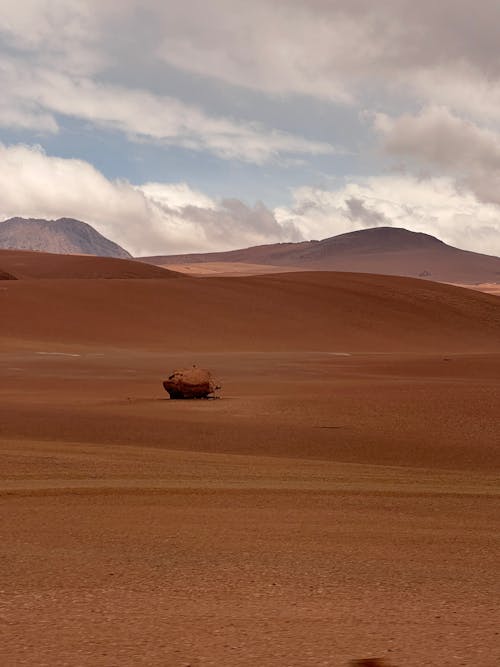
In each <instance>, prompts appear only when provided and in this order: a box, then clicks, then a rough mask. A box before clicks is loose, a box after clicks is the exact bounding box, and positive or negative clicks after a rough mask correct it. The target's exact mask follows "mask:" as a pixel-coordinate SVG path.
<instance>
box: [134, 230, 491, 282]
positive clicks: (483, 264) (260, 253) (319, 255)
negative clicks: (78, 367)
mask: <svg viewBox="0 0 500 667" xmlns="http://www.w3.org/2000/svg"><path fill="white" fill-rule="evenodd" d="M139 259H141V261H144V262H148V263H152V264H156V265H160V266H167V267H170V268H173V269H176V270H183V271H186V272H189V273H192V274H196V275H214V274H219V275H220V274H224V273H230V274H235V273H237V272H238V270H239V272H240V273H241V274H247V275H252V274H256V273H263V272H265V271H266V269H265V267H269V269H268V272H269V273H273V272H276V271H277V270H279V269H282V270H283V271H297V270H307V271H317V270H321V271H348V272H359V273H376V274H385V275H397V276H408V277H414V278H426V279H429V280H434V281H437V282H447V283H464V284H479V283H497V282H500V258H499V257H493V256H489V255H483V254H480V253H474V252H470V251H467V250H460V249H459V248H454V247H453V246H449V245H447V244H446V243H443V242H442V241H440V240H439V239H437V238H435V237H433V236H429V235H428V234H422V233H416V232H410V231H408V230H406V229H400V228H395V227H375V228H372V229H364V230H361V231H356V232H349V233H347V234H340V235H339V236H333V237H331V238H327V239H324V240H322V241H306V242H302V243H279V244H272V245H264V246H255V247H252V248H245V249H242V250H232V251H228V252H216V253H204V254H191V255H162V256H155V257H143V258H139Z"/></svg>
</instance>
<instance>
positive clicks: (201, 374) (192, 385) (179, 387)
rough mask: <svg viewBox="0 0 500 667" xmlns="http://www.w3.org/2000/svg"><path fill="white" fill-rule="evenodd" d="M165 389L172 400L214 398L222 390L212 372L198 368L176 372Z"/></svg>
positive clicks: (165, 382) (164, 383) (167, 382)
mask: <svg viewBox="0 0 500 667" xmlns="http://www.w3.org/2000/svg"><path fill="white" fill-rule="evenodd" d="M163 387H164V388H165V391H167V392H168V394H169V396H170V398H212V396H213V394H214V392H215V391H217V390H218V389H219V388H220V387H218V386H217V383H216V382H215V380H214V378H213V376H212V374H211V373H210V371H207V370H206V369H204V368H198V367H197V366H193V367H192V368H182V369H179V370H176V371H174V372H173V373H172V374H171V375H169V377H168V379H167V380H165V381H164V382H163Z"/></svg>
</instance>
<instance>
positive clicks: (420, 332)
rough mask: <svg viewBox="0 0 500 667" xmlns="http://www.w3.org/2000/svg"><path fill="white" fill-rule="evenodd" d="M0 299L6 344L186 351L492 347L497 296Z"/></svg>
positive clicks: (94, 286) (94, 290)
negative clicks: (34, 342)
mask: <svg viewBox="0 0 500 667" xmlns="http://www.w3.org/2000/svg"><path fill="white" fill-rule="evenodd" d="M72 260H73V261H78V260H75V258H72ZM93 261H94V260H92V262H93ZM106 261H109V260H106ZM117 261H118V260H117ZM166 275H167V276H169V275H170V274H166ZM172 275H178V274H172ZM6 284H7V283H6ZM0 298H1V300H2V306H1V307H2V316H3V323H2V330H1V333H0V337H1V338H3V339H9V338H16V339H18V340H40V341H42V340H43V341H52V342H57V343H74V342H80V343H103V344H116V345H131V346H133V347H138V346H145V347H146V348H148V347H150V346H154V347H156V348H157V347H162V348H164V349H174V350H186V349H187V350H193V351H194V350H200V351H209V350H211V351H221V350H225V351H229V350H242V351H250V350H273V351H274V350H291V349H295V350H322V351H331V352H336V351H340V352H342V351H346V352H352V351H362V352H373V351H377V352H396V351H399V352H404V351H407V352H408V351H410V352H414V351H425V350H427V351H433V352H435V351H438V350H443V351H486V350H490V351H498V349H499V331H500V302H499V301H498V299H497V297H494V296H490V295H485V294H481V293H479V292H474V291H472V290H464V289H460V288H458V287H453V286H448V285H441V284H437V283H430V282H422V281H418V280H412V279H409V278H396V277H385V276H370V275H366V274H365V275H356V274H347V273H337V274H336V273H322V272H312V273H292V274H280V275H275V276H254V277H249V278H213V279H211V280H203V281H200V280H196V279H189V278H186V277H183V276H181V277H178V278H173V279H171V280H168V281H164V280H160V281H158V280H148V281H142V280H121V281H103V280H101V281H97V280H84V279H81V280H78V281H76V280H61V279H60V280H37V281H22V280H19V281H12V282H9V283H8V287H6V288H5V289H4V290H3V291H2V292H1V296H0Z"/></svg>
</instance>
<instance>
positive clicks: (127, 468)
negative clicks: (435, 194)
mask: <svg viewBox="0 0 500 667" xmlns="http://www.w3.org/2000/svg"><path fill="white" fill-rule="evenodd" d="M192 362H197V363H198V364H199V365H205V366H208V367H209V368H211V369H213V370H214V371H215V372H216V373H217V375H218V377H219V379H220V381H221V383H222V384H223V393H222V399H221V400H213V401H194V402H193V401H190V402H182V401H181V402H179V401H168V400H165V396H166V395H164V393H163V390H162V387H161V380H162V378H164V377H165V376H166V375H167V374H168V372H169V371H170V370H172V369H173V368H175V367H178V366H182V365H184V364H186V363H192ZM0 380H1V381H0V419H1V421H0V429H1V431H0V451H1V460H2V466H1V481H0V507H1V531H2V535H1V540H0V559H1V568H0V591H1V598H0V600H1V608H0V614H1V615H0V621H1V623H0V632H1V640H0V663H1V664H2V665H5V666H7V667H10V666H14V665H16V666H17V665H37V666H38V665H39V666H42V665H43V666H51V667H53V666H59V665H72V666H73V665H85V666H87V665H88V666H90V665H92V666H101V665H102V666H112V665H113V666H114V665H120V666H122V665H155V666H156V665H158V666H159V665H162V666H170V665H172V666H177V665H178V666H184V667H187V666H188V665H191V666H193V667H194V666H195V665H196V666H200V667H201V666H208V665H217V666H222V665H227V666H233V665H234V666H236V665H242V666H243V665H244V666H248V667H250V666H252V667H254V666H255V665H263V666H268V665H269V666H270V667H274V666H276V667H278V666H279V667H284V666H288V665H289V666H299V665H311V666H312V665H315V666H316V665H329V666H333V667H336V666H337V665H338V666H339V667H340V666H344V665H347V664H348V662H349V661H350V660H352V659H356V658H363V657H370V656H378V657H380V658H384V659H385V660H387V662H388V663H389V664H391V665H399V666H400V667H417V666H418V667H421V666H422V665H439V666H440V667H443V666H445V665H450V666H451V665H467V666H469V665H471V666H472V665H481V667H494V666H495V665H498V664H499V661H500V634H499V633H500V623H499V617H498V599H499V597H500V587H499V582H500V558H499V547H500V525H499V523H500V521H499V518H500V512H499V510H500V503H499V494H500V491H499V489H500V485H499V481H500V465H499V464H500V452H499V442H498V419H499V410H498V408H499V396H500V354H499V355H495V354H494V353H487V354H480V353H476V354H472V353H471V354H456V353H453V354H443V353H442V352H440V353H435V354H431V353H427V354H423V353H422V354H391V353H385V354H361V353H353V354H351V355H347V354H346V353H345V351H344V350H338V351H335V350H329V351H328V352H321V351H315V352H307V351H294V350H288V351H280V352H269V351H268V352H265V353H264V352H258V351H252V352H244V351H242V352H238V351H234V352H231V353H228V352H223V351H221V352H213V353H210V354H208V353H205V354H200V353H197V354H194V353H189V352H184V353H182V354H174V353H168V352H165V351H151V350H149V351H148V350H147V349H144V348H142V347H141V348H139V349H137V348H133V347H129V348H124V347H120V348H118V347H111V346H110V345H97V344H92V345H90V344H88V345H82V344H76V343H75V344H70V343H68V342H66V343H65V345H64V346H63V347H62V348H58V347H57V345H54V344H51V345H49V344H47V343H43V342H35V341H33V342H31V343H29V342H27V341H26V340H24V341H23V342H22V343H20V344H16V343H15V342H14V341H13V340H12V341H10V342H5V341H4V344H3V345H2V346H0Z"/></svg>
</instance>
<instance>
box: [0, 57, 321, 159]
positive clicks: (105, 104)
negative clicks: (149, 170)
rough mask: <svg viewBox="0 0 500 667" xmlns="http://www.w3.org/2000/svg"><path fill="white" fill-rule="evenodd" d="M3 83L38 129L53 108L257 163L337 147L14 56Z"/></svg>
mask: <svg viewBox="0 0 500 667" xmlns="http://www.w3.org/2000/svg"><path fill="white" fill-rule="evenodd" d="M0 83H1V84H2V93H3V102H2V104H3V105H4V106H6V105H7V103H8V101H9V100H10V108H11V110H12V114H13V113H18V114H19V109H21V110H23V109H30V110H31V112H30V115H29V116H27V117H28V118H29V120H28V121H24V116H21V117H20V120H18V121H17V123H15V124H17V125H18V126H19V125H20V124H22V123H23V122H24V123H25V126H26V125H28V124H29V126H31V127H33V128H34V129H39V130H43V129H45V130H47V129H48V130H50V131H55V130H56V128H57V123H56V120H55V118H54V116H53V115H52V116H51V115H50V114H61V115H65V116H70V117H74V118H80V119H84V120H86V121H91V122H93V123H95V124H97V125H102V126H105V127H110V128H113V129H115V130H119V131H121V132H124V133H125V134H127V135H128V137H129V138H130V139H133V140H137V141H144V140H156V141H159V142H163V143H164V144H166V145H176V146H183V147H185V148H189V149H193V150H206V151H209V152H212V153H214V154H215V155H217V156H219V157H222V158H226V159H238V160H243V161H246V162H252V163H256V164H263V163H264V162H267V161H268V160H273V159H280V156H283V155H285V156H286V155H297V154H299V155H300V154H310V155H324V154H328V153H332V152H334V148H333V147H332V146H331V145H330V144H328V143H326V142H316V141H309V140H307V139H303V138H301V137H296V136H292V135H290V134H287V133H284V132H278V131H275V130H267V129H265V128H264V127H262V126H260V125H258V124H256V123H242V122H236V121H233V120H230V119H228V118H223V117H212V116H209V115H207V114H206V113H204V112H203V111H202V110H201V109H199V108H197V107H195V106H193V105H187V104H184V103H182V102H180V101H179V100H176V99H174V98H171V97H167V96H159V95H154V94H152V93H149V92H147V91H144V90H136V89H127V88H124V87H122V86H117V85H110V84H103V83H96V82H94V81H92V80H91V79H88V78H85V77H78V78H76V77H70V76H68V75H66V74H64V73H61V72H55V71H53V70H49V69H42V68H36V67H26V66H24V65H22V64H21V63H19V61H18V60H16V59H10V60H8V59H5V60H4V62H3V64H2V66H1V67H0ZM3 118H4V119H5V118H6V119H7V121H11V120H12V115H9V114H8V113H7V112H6V114H5V115H4V116H3ZM1 121H2V115H0V122H1ZM37 121H38V122H39V126H38V127H37Z"/></svg>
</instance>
